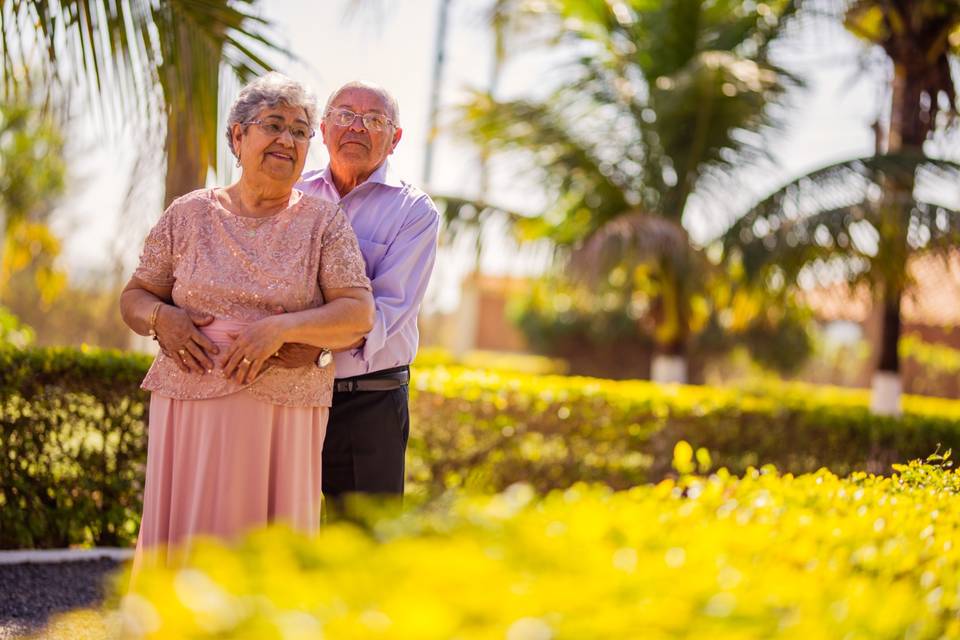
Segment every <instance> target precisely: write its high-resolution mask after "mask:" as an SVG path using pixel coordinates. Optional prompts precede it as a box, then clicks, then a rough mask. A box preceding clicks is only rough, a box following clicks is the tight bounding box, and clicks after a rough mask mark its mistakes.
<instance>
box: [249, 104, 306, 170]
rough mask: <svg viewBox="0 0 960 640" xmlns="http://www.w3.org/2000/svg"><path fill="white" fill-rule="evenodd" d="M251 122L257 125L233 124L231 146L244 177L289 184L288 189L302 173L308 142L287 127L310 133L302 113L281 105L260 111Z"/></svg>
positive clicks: (302, 111)
mask: <svg viewBox="0 0 960 640" xmlns="http://www.w3.org/2000/svg"><path fill="white" fill-rule="evenodd" d="M252 122H253V123H259V124H250V123H247V124H246V125H241V124H234V125H233V145H234V149H236V150H237V151H238V152H239V154H240V166H241V167H242V168H243V173H244V175H247V176H248V177H259V178H265V179H268V180H271V181H276V182H283V183H289V184H290V187H291V188H292V187H293V185H294V183H296V181H297V180H298V179H299V178H300V174H301V173H303V165H304V163H305V162H306V159H307V151H308V150H309V149H310V140H309V139H307V140H298V139H297V137H296V136H294V135H293V133H292V131H291V127H293V130H295V131H300V132H301V133H302V132H309V131H311V128H310V125H309V124H308V122H307V114H306V112H305V111H304V110H303V108H301V107H289V106H285V105H282V104H281V105H278V106H276V107H268V108H265V109H262V110H261V111H260V112H259V113H258V114H257V116H256V117H255V118H253V119H252ZM277 129H279V130H280V132H279V133H276V132H275V130H277ZM271 130H274V131H271Z"/></svg>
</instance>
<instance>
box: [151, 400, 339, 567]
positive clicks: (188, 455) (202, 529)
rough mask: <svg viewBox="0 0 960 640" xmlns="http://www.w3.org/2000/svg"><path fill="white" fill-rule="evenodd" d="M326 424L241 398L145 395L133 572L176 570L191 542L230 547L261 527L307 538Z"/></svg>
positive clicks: (300, 411)
mask: <svg viewBox="0 0 960 640" xmlns="http://www.w3.org/2000/svg"><path fill="white" fill-rule="evenodd" d="M328 417H329V409H328V408H326V407H285V406H280V405H274V404H269V403H267V402H263V401H261V400H258V399H256V398H253V397H252V396H250V395H249V394H248V393H246V392H245V391H239V392H237V393H233V394H230V395H228V396H223V397H220V398H210V399H206V400H176V399H172V398H168V397H165V396H160V395H157V394H153V396H152V397H151V400H150V422H149V441H148V445H147V473H146V484H145V486H144V496H143V519H142V521H141V523H140V535H139V538H138V539H137V552H136V555H135V556H134V573H135V574H136V572H137V570H138V568H139V567H140V566H142V565H143V564H145V563H146V564H154V563H155V562H159V563H160V564H178V563H179V560H177V559H179V558H182V557H184V555H185V554H186V553H187V552H188V551H189V546H190V541H191V539H193V538H194V537H196V536H215V537H218V538H223V539H227V540H230V539H235V538H237V537H238V536H239V535H241V534H243V533H244V532H246V531H247V530H249V529H251V528H255V527H259V526H262V525H265V524H267V523H270V522H284V523H286V524H288V525H290V526H292V527H294V528H295V529H297V530H300V531H303V532H305V533H314V532H316V530H317V528H318V527H319V525H320V507H321V492H320V484H321V482H320V471H321V452H322V450H323V439H324V436H325V435H326V429H327V418H328ZM168 547H169V548H170V549H168ZM173 550H175V551H176V553H175V556H174V555H170V554H168V551H173ZM145 556H148V557H150V558H153V560H145ZM175 558H177V559H175Z"/></svg>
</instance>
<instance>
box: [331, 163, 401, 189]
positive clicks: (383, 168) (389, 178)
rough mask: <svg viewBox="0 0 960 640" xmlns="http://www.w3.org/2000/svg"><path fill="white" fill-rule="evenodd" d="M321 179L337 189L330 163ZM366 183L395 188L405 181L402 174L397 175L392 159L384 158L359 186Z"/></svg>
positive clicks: (398, 187) (399, 187)
mask: <svg viewBox="0 0 960 640" xmlns="http://www.w3.org/2000/svg"><path fill="white" fill-rule="evenodd" d="M320 179H321V180H323V181H324V182H326V183H327V184H328V185H329V186H331V187H333V189H334V190H336V188H337V187H336V185H335V184H334V182H333V173H331V171H330V165H329V164H328V165H327V168H326V169H324V170H323V173H322V174H321V175H320ZM365 184H382V185H384V186H386V187H393V188H395V189H401V188H403V182H401V180H400V176H398V175H397V172H396V171H395V170H394V168H393V167H392V166H391V165H390V160H384V161H383V164H381V165H380V166H379V167H377V168H376V169H375V170H374V172H373V173H371V174H370V177H369V178H367V179H366V180H364V181H363V182H362V183H360V184H359V185H357V186H358V187H360V186H362V185H365Z"/></svg>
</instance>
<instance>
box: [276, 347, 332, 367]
mask: <svg viewBox="0 0 960 640" xmlns="http://www.w3.org/2000/svg"><path fill="white" fill-rule="evenodd" d="M320 351H321V349H320V347H314V346H313V345H309V344H302V343H300V342H285V343H284V344H283V346H282V347H280V350H279V351H278V352H277V355H275V356H273V357H272V358H270V359H269V360H267V366H273V367H283V368H284V369H296V368H298V367H305V366H307V365H312V364H315V363H316V362H317V358H319V357H320Z"/></svg>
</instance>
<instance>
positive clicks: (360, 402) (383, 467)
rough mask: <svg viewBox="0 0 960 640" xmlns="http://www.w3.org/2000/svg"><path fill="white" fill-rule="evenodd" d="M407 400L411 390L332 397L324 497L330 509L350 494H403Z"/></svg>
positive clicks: (401, 389) (407, 434)
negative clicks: (328, 502) (329, 503)
mask: <svg viewBox="0 0 960 640" xmlns="http://www.w3.org/2000/svg"><path fill="white" fill-rule="evenodd" d="M408 398H409V390H408V388H407V385H403V386H401V387H399V388H397V389H391V390H389V391H349V392H340V393H334V394H333V406H332V407H331V408H330V422H329V423H328V424H327V435H326V438H325V439H324V441H323V495H324V498H325V499H326V500H328V501H330V502H333V503H334V504H331V505H330V506H334V505H335V504H336V503H337V502H338V501H339V500H340V499H341V498H343V497H344V496H345V495H347V494H350V493H364V494H378V495H387V496H389V495H397V496H399V495H403V478H404V466H403V459H404V454H405V453H406V450H407V438H408V437H409V436H410V412H409V408H408V406H407V403H408Z"/></svg>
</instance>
